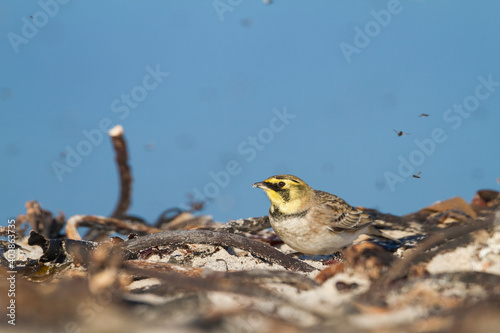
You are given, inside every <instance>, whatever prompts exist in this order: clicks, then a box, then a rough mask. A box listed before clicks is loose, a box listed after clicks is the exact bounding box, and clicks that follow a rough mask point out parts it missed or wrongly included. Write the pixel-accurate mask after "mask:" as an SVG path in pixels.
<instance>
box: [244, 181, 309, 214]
mask: <svg viewBox="0 0 500 333" xmlns="http://www.w3.org/2000/svg"><path fill="white" fill-rule="evenodd" d="M252 186H253V187H258V188H260V189H262V190H264V191H265V192H266V194H267V196H268V197H269V200H271V212H273V211H275V210H278V211H279V212H281V213H283V214H295V213H298V212H301V211H302V210H303V208H304V207H305V206H306V205H307V204H308V203H309V199H310V197H311V194H313V193H314V190H313V189H312V188H311V187H310V186H309V185H307V184H306V182H304V181H303V180H302V179H300V178H299V177H295V176H292V175H278V176H272V177H269V178H267V179H266V180H264V181H262V182H258V183H254V184H253V185H252Z"/></svg>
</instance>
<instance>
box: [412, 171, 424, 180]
mask: <svg viewBox="0 0 500 333" xmlns="http://www.w3.org/2000/svg"><path fill="white" fill-rule="evenodd" d="M421 173H422V171H419V172H418V173H417V174H416V175H413V176H412V177H413V178H420V174H421Z"/></svg>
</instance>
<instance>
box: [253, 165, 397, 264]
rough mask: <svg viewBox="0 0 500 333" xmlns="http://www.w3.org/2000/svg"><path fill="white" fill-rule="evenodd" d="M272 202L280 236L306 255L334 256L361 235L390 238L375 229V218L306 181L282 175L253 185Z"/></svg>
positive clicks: (273, 221)
mask: <svg viewBox="0 0 500 333" xmlns="http://www.w3.org/2000/svg"><path fill="white" fill-rule="evenodd" d="M253 187H258V188H260V189H262V190H264V191H265V192H266V194H267V196H268V197H269V200H271V208H270V209H269V220H270V222H271V226H272V227H273V229H274V231H275V232H276V234H277V235H278V236H279V237H280V238H281V239H282V240H283V242H285V243H286V244H287V245H288V246H290V247H291V248H293V249H295V250H297V251H300V252H302V253H305V254H332V253H334V252H336V251H338V250H340V249H342V248H343V247H344V246H346V245H349V244H351V243H352V242H353V241H354V240H355V239H356V238H358V236H359V235H361V234H368V235H372V236H375V237H377V238H390V237H388V236H386V235H384V234H382V233H381V232H380V231H378V230H377V229H375V228H374V227H373V226H371V223H372V222H373V216H371V215H369V214H367V213H364V212H363V211H362V210H360V209H357V208H354V207H352V206H350V205H349V204H348V203H347V202H345V201H344V200H342V199H341V198H339V197H337V196H335V195H333V194H330V193H327V192H323V191H317V190H314V189H312V188H311V187H310V186H309V185H307V184H306V183H305V182H304V181H303V180H302V179H300V178H298V177H295V176H292V175H278V176H273V177H270V178H268V179H266V180H265V181H263V182H258V183H255V184H253Z"/></svg>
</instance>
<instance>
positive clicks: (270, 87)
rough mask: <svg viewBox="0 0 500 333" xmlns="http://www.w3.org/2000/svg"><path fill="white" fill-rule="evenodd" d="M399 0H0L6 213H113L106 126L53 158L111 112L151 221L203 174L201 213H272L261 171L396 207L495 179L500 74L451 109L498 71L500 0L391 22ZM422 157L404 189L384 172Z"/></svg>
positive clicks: (406, 4)
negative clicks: (155, 74)
mask: <svg viewBox="0 0 500 333" xmlns="http://www.w3.org/2000/svg"><path fill="white" fill-rule="evenodd" d="M45 2H47V3H49V4H52V5H51V6H52V7H50V6H49V7H48V8H49V9H48V11H50V12H51V13H49V14H52V16H51V15H47V14H46V13H45V11H47V10H45V11H44V9H43V7H44V5H43V3H45ZM214 3H215V4H220V3H222V4H225V5H226V6H225V7H219V9H216V8H215V7H214ZM389 3H390V2H388V1H326V0H325V1H293V0H286V1H285V0H281V1H280V0H275V1H273V3H272V4H271V5H266V4H265V3H263V2H262V1H258V0H255V1H251V0H243V1H240V2H238V1H236V0H233V1H225V0H224V1H220V2H217V1H215V2H214V1H79V2H76V1H70V2H69V3H67V4H60V5H58V8H56V7H55V6H54V2H53V1H43V0H42V1H40V2H38V1H0V37H1V39H0V57H1V65H0V68H1V70H0V126H1V128H0V165H1V172H0V188H1V198H0V211H1V212H2V215H3V216H4V220H3V221H0V223H1V224H6V222H7V218H8V217H15V216H17V215H18V214H20V213H24V211H25V209H24V203H25V202H26V201H28V200H33V199H34V200H38V201H39V202H40V203H41V204H42V206H43V207H44V208H46V209H49V210H51V211H53V212H54V213H56V212H57V211H58V210H62V211H63V212H64V213H65V214H66V215H67V216H68V217H69V216H71V215H74V214H97V215H109V214H110V213H111V212H112V210H113V208H114V206H115V203H116V200H117V198H118V192H119V188H118V186H119V180H118V176H117V170H116V165H115V162H114V152H113V149H112V145H111V142H110V140H109V138H108V136H107V135H103V139H102V141H101V142H99V143H98V144H95V145H94V144H92V145H91V146H90V147H91V148H90V150H91V151H90V153H89V154H88V156H83V157H82V160H81V163H80V164H79V165H77V166H76V167H71V168H70V169H71V171H72V172H66V173H63V174H62V176H60V177H59V178H58V176H57V175H56V172H55V171H54V165H66V159H67V158H68V156H69V155H68V147H69V149H73V150H77V148H78V147H79V145H80V148H81V145H85V143H82V142H83V141H85V140H86V137H85V136H84V134H83V132H82V131H84V130H86V131H92V130H94V129H95V130H96V131H99V123H100V122H101V120H102V119H106V118H107V119H109V120H110V121H111V122H112V124H113V125H115V124H121V125H122V126H123V127H124V129H125V136H126V139H127V142H128V148H129V157H130V161H129V162H130V165H131V167H132V172H133V179H134V183H133V197H132V201H133V203H132V206H131V209H130V211H129V213H130V214H133V215H137V216H141V217H143V218H145V219H146V220H148V221H150V222H152V221H154V220H155V219H156V218H157V216H158V215H159V214H160V213H161V212H162V211H163V210H165V209H167V208H170V207H178V206H182V205H183V204H185V203H186V202H188V198H187V196H186V194H187V193H189V192H196V191H197V190H199V191H200V192H201V193H203V192H204V191H205V189H206V188H208V189H209V192H208V193H209V194H210V196H213V197H214V198H213V199H211V200H210V201H209V202H208V203H207V206H206V208H205V210H204V213H206V214H211V215H213V216H214V218H215V219H216V220H219V221H227V220H228V219H236V218H242V217H249V216H262V215H265V214H267V210H268V208H269V201H268V199H267V198H266V196H265V195H264V193H263V192H262V191H261V190H258V189H253V188H252V187H251V184H252V183H253V182H256V181H261V180H264V179H265V178H267V177H269V176H271V175H274V174H281V173H291V174H295V175H297V176H299V177H301V178H303V179H304V180H305V181H307V182H308V183H309V184H310V185H311V186H312V187H314V188H316V189H321V190H325V191H328V192H331V193H334V194H337V195H339V196H341V197H342V198H344V199H345V200H346V201H348V202H349V203H350V204H352V205H358V206H364V207H370V208H377V209H379V210H382V211H384V212H390V213H394V214H405V213H409V212H412V211H416V210H418V209H420V208H422V207H424V206H426V205H429V204H432V203H433V202H435V201H436V200H443V199H447V198H449V197H453V196H461V197H463V198H464V199H466V200H467V201H469V200H470V199H471V198H472V197H473V195H474V193H475V192H476V191H477V190H479V189H483V188H491V189H496V190H499V184H498V182H497V178H498V177H500V168H499V167H500V163H499V159H500V154H499V143H500V130H499V129H500V87H495V89H496V90H495V91H493V92H491V93H490V94H489V96H488V98H485V99H484V100H481V101H479V102H480V104H479V106H478V107H477V109H476V110H475V111H474V112H471V113H470V116H468V117H467V118H464V117H462V116H460V117H458V118H459V119H460V120H461V123H460V125H459V126H457V123H456V122H455V121H458V119H457V116H456V115H454V117H455V118H454V119H455V120H453V121H451V120H449V121H447V120H446V119H445V118H446V112H447V110H448V109H450V108H453V105H454V104H461V103H463V102H464V100H466V99H467V98H469V101H470V100H471V99H470V96H473V95H474V94H475V90H476V87H477V86H478V85H479V84H480V81H479V79H478V77H483V78H485V79H487V78H488V76H490V75H491V77H492V80H493V81H495V82H499V81H500V66H499V59H500V34H499V33H498V32H499V31H500V20H499V19H498V18H499V15H498V14H499V13H500V2H498V1H481V2H474V1H432V2H431V1H401V3H400V5H399V6H396V7H395V8H397V11H398V13H393V14H391V17H390V22H389V19H388V18H387V16H385V18H386V21H385V22H384V25H385V26H381V25H380V24H379V23H377V22H376V21H375V17H374V15H373V13H381V11H385V12H382V13H389V12H388V6H391V5H389ZM372 11H374V12H372ZM44 13H45V14H44ZM380 15H382V14H380ZM30 16H33V18H31V17H30ZM375 16H376V15H375ZM382 17H383V15H382ZM34 21H35V22H36V23H37V24H38V25H39V27H38V28H37V31H36V32H35V33H33V31H31V33H32V35H30V38H26V39H25V40H24V41H25V42H24V43H20V44H16V43H13V42H12V38H14V37H12V36H14V35H13V34H15V35H17V36H19V38H25V37H23V27H24V26H25V25H27V24H29V23H26V22H31V23H33V22H34ZM33 24H34V23H33ZM366 28H368V29H372V30H369V31H368V32H369V34H370V35H371V37H370V36H367V37H365V39H364V40H361V39H362V38H363V37H362V36H361V37H360V36H359V35H358V36H357V38H358V39H359V40H357V42H358V44H357V45H358V46H362V47H358V49H357V53H352V54H351V55H350V56H346V55H345V54H344V52H343V51H342V48H341V45H344V46H345V45H347V44H349V45H351V46H352V47H356V41H355V38H356V34H357V31H360V30H361V31H365V29H366ZM26 29H28V28H27V27H24V30H26ZM25 32H26V31H25ZM365 33H366V32H365ZM360 38H361V39H360ZM367 39H368V40H367ZM18 41H19V39H18ZM363 42H364V43H365V44H367V45H363V44H360V43H363ZM343 43H344V44H343ZM16 51H17V52H16ZM148 66H149V67H150V68H152V69H155V68H156V67H157V66H159V69H160V70H161V71H162V72H168V73H169V75H168V77H165V78H163V80H162V82H160V83H159V84H158V86H157V87H156V88H155V89H153V90H151V91H148V92H147V96H146V97H145V98H144V100H143V101H140V102H138V105H137V106H136V107H135V108H129V111H130V112H129V114H128V116H126V117H124V119H120V116H121V115H123V114H122V113H121V112H114V110H113V108H112V103H113V102H114V101H115V100H117V99H118V102H120V100H121V96H122V94H130V93H131V91H133V89H134V88H135V91H140V89H141V88H137V87H138V86H139V87H140V86H142V84H143V79H144V78H145V77H146V75H148V71H147V69H146V68H147V67H148ZM150 83H154V80H151V81H150ZM481 89H482V90H481V92H483V93H485V92H487V90H485V89H484V88H481ZM120 103H121V102H120ZM119 105H120V106H124V105H125V104H123V103H121V104H119ZM285 109H286V110H287V112H288V113H289V114H291V115H294V116H295V118H293V119H290V120H289V123H288V124H287V125H285V126H284V128H283V130H282V131H280V132H272V138H271V137H270V136H269V134H270V130H266V129H265V128H269V127H270V122H271V121H272V119H273V117H274V116H275V113H273V110H278V111H280V112H283V110H285ZM115 111H116V110H115ZM421 113H427V114H429V115H430V116H429V117H424V118H419V115H420V114H421ZM450 115H451V114H450ZM450 115H449V116H450ZM278 124H279V123H278ZM436 128H441V129H442V131H443V133H444V136H446V140H445V141H444V142H442V143H435V148H434V151H432V152H431V153H429V155H425V154H423V153H419V152H418V151H419V150H420V149H419V147H418V146H417V144H416V143H415V140H420V141H425V140H429V139H430V138H431V137H432V132H433V130H434V129H436ZM393 130H398V131H399V130H403V131H404V132H407V133H410V135H405V136H401V137H398V136H397V135H396V133H395V132H394V131H393ZM94 133H95V132H94ZM259 134H260V140H263V141H265V144H263V143H262V142H260V143H259V144H260V145H262V147H260V148H261V149H262V150H255V157H254V158H253V159H251V160H250V161H248V159H249V157H250V153H242V151H241V149H240V150H238V147H239V146H240V145H243V146H244V148H245V149H249V147H251V146H250V141H249V136H253V137H257V138H259ZM266 135H267V136H266ZM97 137H98V135H97ZM98 141H99V140H97V141H96V142H98ZM86 147H87V148H88V147H89V146H86ZM412 154H413V155H412ZM410 157H412V158H413V161H414V162H415V161H416V162H418V163H417V164H418V165H415V166H413V168H414V170H412V171H413V172H412V173H411V174H414V173H417V172H419V171H421V172H422V173H421V178H420V179H417V178H413V177H411V175H409V174H406V175H404V177H402V178H401V179H400V180H403V181H402V182H397V183H395V184H392V188H391V185H390V184H389V182H388V181H387V179H386V175H387V174H388V173H392V175H397V176H401V174H399V172H398V167H399V165H400V158H403V159H405V160H409V159H410ZM233 160H234V161H236V162H237V163H238V167H239V168H238V171H239V173H237V174H234V175H230V176H229V177H228V179H225V180H224V181H225V182H226V183H227V180H228V181H229V183H228V184H227V185H226V184H222V186H221V185H215V182H214V181H213V179H212V177H211V176H210V173H211V172H212V173H220V172H221V171H222V170H225V169H226V165H227V163H228V162H229V161H233ZM57 163H60V164H57ZM414 164H415V163H414ZM211 182H212V183H213V184H212V185H207V184H209V183H211ZM207 186H208V187H207ZM214 186H215V187H214ZM210 191H212V192H210ZM214 194H216V195H214Z"/></svg>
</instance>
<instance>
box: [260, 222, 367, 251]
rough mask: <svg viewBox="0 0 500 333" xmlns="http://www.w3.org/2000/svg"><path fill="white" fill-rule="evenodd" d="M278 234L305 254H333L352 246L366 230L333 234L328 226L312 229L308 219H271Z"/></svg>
mask: <svg viewBox="0 0 500 333" xmlns="http://www.w3.org/2000/svg"><path fill="white" fill-rule="evenodd" d="M269 220H270V222H271V226H272V227H273V229H274V231H275V232H276V234H277V235H278V236H279V237H280V238H281V240H283V242H285V244H287V245H288V246H290V247H291V248H293V249H294V250H297V251H299V252H302V253H305V254H314V255H316V254H332V253H334V252H337V251H339V250H341V249H342V248H343V247H344V246H347V245H349V244H351V243H352V242H353V241H354V240H355V239H356V238H358V236H359V235H360V234H362V233H364V232H363V231H364V230H359V231H357V232H335V233H334V232H332V231H330V230H328V229H327V228H326V226H318V227H311V226H310V224H309V223H308V221H307V220H306V219H303V218H302V219H301V218H294V219H290V220H286V221H283V220H276V219H273V218H272V217H269Z"/></svg>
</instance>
